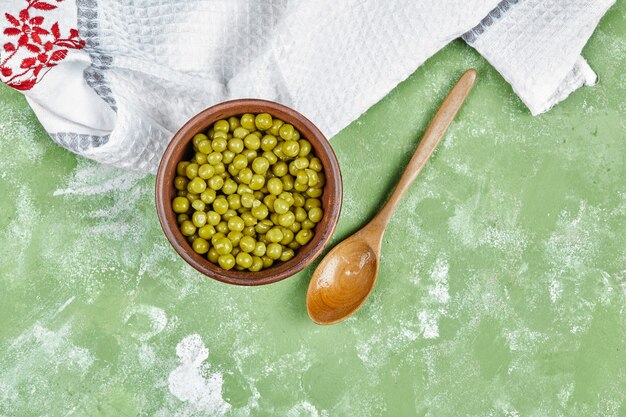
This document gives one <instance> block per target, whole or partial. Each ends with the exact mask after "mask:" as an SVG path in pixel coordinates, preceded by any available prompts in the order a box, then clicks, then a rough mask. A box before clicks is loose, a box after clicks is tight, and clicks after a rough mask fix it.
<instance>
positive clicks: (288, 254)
mask: <svg viewBox="0 0 626 417" xmlns="http://www.w3.org/2000/svg"><path fill="white" fill-rule="evenodd" d="M294 255H295V253H294V251H293V250H292V249H284V250H283V252H282V253H281V254H280V260H281V261H282V262H287V261H288V260H290V259H291V258H293V257H294Z"/></svg>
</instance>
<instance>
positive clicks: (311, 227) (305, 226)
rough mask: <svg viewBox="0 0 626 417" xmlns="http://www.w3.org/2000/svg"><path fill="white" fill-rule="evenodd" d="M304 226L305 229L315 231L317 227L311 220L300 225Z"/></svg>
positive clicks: (306, 220)
mask: <svg viewBox="0 0 626 417" xmlns="http://www.w3.org/2000/svg"><path fill="white" fill-rule="evenodd" d="M300 224H301V225H302V228H303V229H313V228H314V227H315V223H313V222H312V221H311V220H310V219H308V218H307V219H305V220H304V221H303V222H302V223H300Z"/></svg>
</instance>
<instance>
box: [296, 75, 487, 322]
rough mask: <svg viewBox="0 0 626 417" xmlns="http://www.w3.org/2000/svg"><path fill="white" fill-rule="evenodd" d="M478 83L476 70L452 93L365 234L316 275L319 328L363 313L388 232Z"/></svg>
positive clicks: (310, 307)
mask: <svg viewBox="0 0 626 417" xmlns="http://www.w3.org/2000/svg"><path fill="white" fill-rule="evenodd" d="M476 77H477V74H476V70H475V69H473V68H472V69H469V70H467V71H466V72H465V74H463V75H462V76H461V78H460V79H459V81H457V83H456V84H455V85H454V87H453V88H452V90H450V93H448V96H447V97H446V98H445V100H444V101H443V103H442V104H441V107H439V110H438V111H437V113H436V114H435V117H433V119H432V121H431V122H430V125H428V129H426V133H424V137H423V138H422V140H421V142H420V144H419V146H418V147H417V150H416V151H415V154H414V155H413V157H412V158H411V160H410V161H409V164H408V166H407V167H406V170H405V171H404V174H402V177H401V178H400V181H399V182H398V185H397V186H396V189H395V190H394V192H393V194H391V197H389V200H388V201H387V203H386V204H385V206H384V207H383V208H382V210H380V212H379V213H378V214H377V215H376V217H374V219H372V221H370V222H369V223H368V224H367V225H366V226H365V227H364V228H362V229H361V230H359V231H358V232H357V233H355V234H354V235H352V236H350V237H349V238H347V239H346V240H344V241H343V242H341V243H340V244H338V245H337V246H335V247H334V248H333V250H331V251H330V252H329V253H328V255H326V257H324V259H323V260H322V262H321V263H320V264H319V265H318V267H317V268H316V269H315V272H314V273H313V277H312V278H311V282H310V283H309V288H308V290H307V294H306V308H307V311H308V313H309V317H311V320H313V321H314V322H315V323H317V324H333V323H337V322H340V321H341V320H343V319H345V318H347V317H349V316H350V315H352V314H353V313H354V312H355V311H356V310H358V308H359V307H361V305H362V304H363V303H364V302H365V300H366V299H367V297H368V296H369V294H370V292H371V291H372V288H374V283H375V282H376V276H377V275H378V265H379V259H380V247H381V243H382V239H383V233H384V232H385V227H386V226H387V223H388V222H389V219H390V218H391V215H392V214H393V211H394V209H395V208H396V206H397V205H398V202H399V201H400V199H401V198H402V196H403V195H404V193H405V192H406V191H407V189H408V188H409V186H410V185H411V183H412V182H413V180H415V178H416V177H417V174H419V172H420V171H421V170H422V168H423V167H424V165H425V164H426V161H428V158H430V156H431V155H432V153H433V151H434V150H435V148H436V147H437V145H438V144H439V141H440V140H441V138H442V137H443V135H444V134H445V133H446V130H448V127H449V126H450V123H452V120H453V119H454V116H456V114H457V112H458V111H459V109H460V108H461V105H462V104H463V102H464V101H465V98H466V97H467V95H468V94H469V92H470V90H471V89H472V87H473V86H474V82H475V81H476Z"/></svg>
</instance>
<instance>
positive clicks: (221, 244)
mask: <svg viewBox="0 0 626 417" xmlns="http://www.w3.org/2000/svg"><path fill="white" fill-rule="evenodd" d="M213 247H214V248H215V250H216V251H217V253H218V254H220V255H226V254H228V253H230V252H231V251H232V250H233V243H232V242H231V241H230V240H229V239H228V238H226V237H223V238H221V239H218V240H217V241H216V242H215V243H214V244H213Z"/></svg>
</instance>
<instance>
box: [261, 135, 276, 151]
mask: <svg viewBox="0 0 626 417" xmlns="http://www.w3.org/2000/svg"><path fill="white" fill-rule="evenodd" d="M277 144H278V139H276V136H274V135H265V136H263V138H262V139H261V149H263V150H264V151H271V150H272V149H274V148H275V147H276V145H277Z"/></svg>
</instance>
